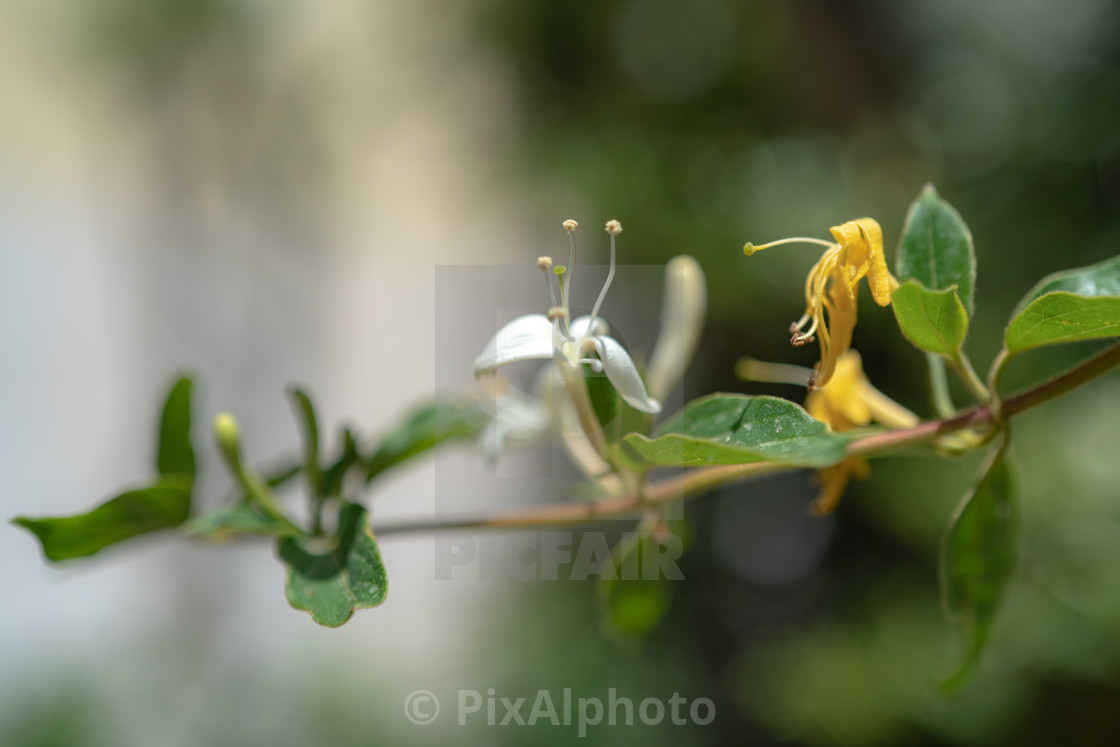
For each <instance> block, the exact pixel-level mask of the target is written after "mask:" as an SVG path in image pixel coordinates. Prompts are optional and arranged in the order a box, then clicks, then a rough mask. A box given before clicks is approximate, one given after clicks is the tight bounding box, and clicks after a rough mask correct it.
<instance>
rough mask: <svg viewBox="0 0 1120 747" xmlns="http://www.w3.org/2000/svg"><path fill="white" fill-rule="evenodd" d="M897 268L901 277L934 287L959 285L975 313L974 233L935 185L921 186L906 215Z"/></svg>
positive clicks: (963, 298) (968, 307)
mask: <svg viewBox="0 0 1120 747" xmlns="http://www.w3.org/2000/svg"><path fill="white" fill-rule="evenodd" d="M896 270H897V273H898V277H899V280H901V281H903V282H906V281H907V280H917V281H918V282H919V283H921V284H922V285H923V286H925V287H926V288H929V289H931V290H945V289H947V288H950V287H952V286H954V285H955V286H957V295H958V296H959V297H960V299H961V304H962V305H963V306H964V308H965V310H966V311H967V312H968V314H969V315H971V314H972V310H973V308H974V303H973V299H972V289H973V287H974V286H975V284H976V253H975V251H974V250H973V246H972V232H971V231H969V230H968V226H967V225H965V222H964V220H963V219H962V218H961V215H960V213H958V212H957V211H956V210H955V209H953V206H952V205H950V204H949V203H948V202H946V201H945V200H943V199H941V197H940V196H938V194H937V190H936V189H934V187H933V185H932V184H927V185H926V186H925V187H924V188H923V189H922V191H921V193H920V194H919V195H918V198H917V199H916V200H914V202H913V203H911V205H910V211H909V212H908V213H907V214H906V225H905V226H904V227H903V229H902V244H901V246H900V247H899V250H898V262H897V264H896Z"/></svg>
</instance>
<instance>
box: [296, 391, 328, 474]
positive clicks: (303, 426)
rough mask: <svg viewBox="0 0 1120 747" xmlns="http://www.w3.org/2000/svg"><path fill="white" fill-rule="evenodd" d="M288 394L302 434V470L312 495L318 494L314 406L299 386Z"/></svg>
mask: <svg viewBox="0 0 1120 747" xmlns="http://www.w3.org/2000/svg"><path fill="white" fill-rule="evenodd" d="M288 395H289V396H290V397H291V398H292V407H293V409H294V410H295V412H296V418H297V419H298V420H299V425H300V432H301V434H302V435H303V472H304V474H305V475H306V476H307V483H308V485H310V486H311V492H312V493H313V494H314V495H320V494H321V492H322V486H321V485H320V481H319V424H318V421H317V420H316V418H315V406H314V405H313V404H311V398H310V397H308V396H307V393H306V392H304V391H303V390H302V389H300V388H299V387H291V388H290V389H289V390H288Z"/></svg>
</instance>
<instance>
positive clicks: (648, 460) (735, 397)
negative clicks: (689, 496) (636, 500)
mask: <svg viewBox="0 0 1120 747" xmlns="http://www.w3.org/2000/svg"><path fill="white" fill-rule="evenodd" d="M658 433H659V436H658V437H657V438H654V439H650V438H647V437H645V436H642V435H641V434H638V433H631V434H629V435H627V436H626V437H625V438H624V439H623V440H622V443H621V444H620V445H619V451H618V455H619V457H621V458H622V459H624V460H625V461H626V462H627V463H628V464H629V465H630V466H631V467H633V468H634V469H643V468H645V469H648V468H650V467H659V466H660V467H668V466H677V467H704V466H710V465H726V464H747V463H750V462H768V461H774V462H782V463H784V464H790V465H798V466H803V467H827V466H829V465H832V464H836V463H837V462H839V461H841V460H842V459H843V458H844V447H845V446H846V445H847V442H848V439H847V438H846V437H844V436H841V435H838V434H836V433H832V432H831V431H830V430H829V429H828V426H827V425H825V424H824V423H822V422H820V421H819V420H816V419H814V418H813V417H812V416H810V415H809V413H807V412H805V410H803V409H802V408H801V407H799V406H798V405H796V404H794V403H793V402H790V401H788V400H784V399H779V398H778V397H765V396H758V397H755V396H747V395H742V394H713V395H710V396H708V397H703V398H701V399H698V400H694V401H692V402H690V403H689V404H688V405H686V406H685V408H684V410H682V411H681V413H680V414H678V415H677V416H676V417H674V418H672V419H671V420H669V421H668V422H666V423H665V424H664V425H663V426H662V427H661V428H660V429H659V431H658Z"/></svg>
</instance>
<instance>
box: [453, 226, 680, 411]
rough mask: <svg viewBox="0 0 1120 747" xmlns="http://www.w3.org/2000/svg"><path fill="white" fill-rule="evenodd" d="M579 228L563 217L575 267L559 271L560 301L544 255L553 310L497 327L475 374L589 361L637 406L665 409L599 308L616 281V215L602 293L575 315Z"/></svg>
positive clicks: (572, 366)
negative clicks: (533, 363)
mask: <svg viewBox="0 0 1120 747" xmlns="http://www.w3.org/2000/svg"><path fill="white" fill-rule="evenodd" d="M575 228H576V222H575V221H572V220H569V221H564V229H565V230H566V231H567V232H568V236H569V240H570V242H571V252H572V261H571V262H570V263H569V264H570V266H569V267H568V268H566V270H565V271H563V272H562V273H561V274H560V275H559V277H560V278H561V280H560V296H559V304H557V296H556V293H555V291H554V289H553V284H552V280H551V277H550V275H549V274H548V268H549V267H551V265H552V262H551V260H549V259H548V258H547V257H542V258H540V259H539V260H538V265H540V267H541V269H542V271H544V272H545V281H546V282H547V283H548V291H549V294H550V296H551V298H552V302H553V303H552V308H551V309H550V310H549V313H548V315H547V316H546V315H544V314H528V315H526V316H522V317H518V318H517V319H514V320H513V321H511V322H510V323H509V324H507V325H506V326H504V327H502V328H501V329H500V330H498V334H496V335H495V336H494V337H493V339H491V340H490V342H489V343H487V345H486V348H485V349H484V350H483V351H482V354H481V355H479V356H478V358H476V359H475V361H474V366H473V371H474V375H475V377H480V376H482V375H484V374H488V373H492V372H494V371H496V370H497V369H498V368H500V367H501V366H504V365H507V364H509V363H515V362H517V361H524V360H535V359H546V360H547V359H552V360H555V361H556V362H557V364H558V365H560V366H561V367H567V368H568V369H578V368H579V367H580V366H581V365H582V364H584V363H586V364H588V365H589V366H591V368H592V370H594V371H603V372H605V373H606V375H607V379H608V380H610V382H611V384H612V385H613V386H614V388H615V389H616V390H617V391H618V394H619V396H620V397H622V399H624V400H625V401H626V402H627V403H628V404H629V405H630V406H631V407H633V408H634V409H636V410H641V411H642V412H648V413H658V412H661V403H660V402H658V401H657V400H656V399H653V398H651V397H650V396H649V394H648V393H647V392H646V387H645V384H644V383H642V377H641V376H640V375H639V374H638V369H637V367H636V366H635V365H634V361H633V359H631V357H630V354H629V353H627V352H626V349H625V348H624V347H622V345H621V344H620V343H619V342H618V341H617V340H615V339H614V338H613V337H611V336H610V328H609V326H608V325H607V323H606V322H605V321H603V320H602V319H601V318H599V308H600V306H602V304H603V299H604V298H605V297H606V295H607V289H608V288H610V285H611V282H612V281H613V280H614V272H615V237H616V236H617V235H618V234H619V233H621V232H622V225H621V224H619V222H618V221H614V220H612V221H609V222H608V223H607V233H609V234H610V236H611V264H610V271H609V272H608V273H607V280H606V283H604V285H603V289H602V290H601V291H600V292H599V298H598V299H597V300H596V301H595V305H594V307H592V309H591V313H590V314H589V315H588V316H582V317H579V318H578V319H574V320H573V319H572V318H571V306H570V304H569V298H570V296H571V286H572V276H573V274H574V270H575V238H574V233H575ZM591 353H595V354H596V355H597V356H598V357H597V358H592V357H587V356H589V355H590V354H591Z"/></svg>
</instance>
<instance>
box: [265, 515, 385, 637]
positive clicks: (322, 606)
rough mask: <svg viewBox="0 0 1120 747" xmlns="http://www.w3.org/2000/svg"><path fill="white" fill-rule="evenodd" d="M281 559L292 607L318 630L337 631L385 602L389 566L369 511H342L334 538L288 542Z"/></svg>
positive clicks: (281, 546)
mask: <svg viewBox="0 0 1120 747" xmlns="http://www.w3.org/2000/svg"><path fill="white" fill-rule="evenodd" d="M277 553H278V554H279V556H280V559H281V560H282V561H283V562H284V564H285V565H286V566H287V567H288V575H287V582H286V587H287V596H288V603H289V604H290V605H292V606H293V607H295V608H296V609H298V610H306V611H307V612H310V613H311V617H312V619H313V620H315V622H317V623H319V624H320V625H326V626H327V627H330V628H337V627H338V626H340V625H342V624H343V623H345V622H346V621H347V620H349V619H350V616H351V615H353V614H354V611H355V610H359V609H366V608H369V607H376V606H377V605H379V604H381V603H382V602H384V601H385V592H386V590H387V588H388V587H387V582H386V577H385V566H384V565H382V563H381V554H380V552H379V551H378V549H377V542H376V541H375V540H374V538H373V533H372V532H371V531H370V528H369V523H368V520H367V517H366V510H365V509H364V508H362V507H361V506H359V505H358V504H356V503H343V504H342V506H341V508H340V509H339V513H338V535H337V536H336V537H333V538H324V537H288V538H285V539H282V540H280V541H279V544H278V545H277Z"/></svg>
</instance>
